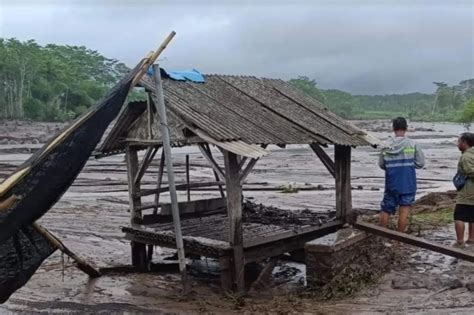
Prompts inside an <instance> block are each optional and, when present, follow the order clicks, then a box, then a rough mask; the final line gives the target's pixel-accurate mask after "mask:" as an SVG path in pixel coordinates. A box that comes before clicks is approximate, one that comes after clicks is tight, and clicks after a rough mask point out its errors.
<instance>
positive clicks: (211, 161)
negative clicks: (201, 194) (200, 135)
mask: <svg viewBox="0 0 474 315" xmlns="http://www.w3.org/2000/svg"><path fill="white" fill-rule="evenodd" d="M198 147H199V150H200V151H201V153H202V155H203V156H204V158H205V159H206V160H207V161H208V162H209V164H211V167H212V168H213V169H214V171H216V173H217V174H219V176H220V177H221V178H225V174H224V172H223V171H222V169H221V167H220V166H219V164H217V162H216V161H215V160H214V158H213V157H212V155H210V154H209V152H208V151H207V150H206V147H205V146H204V144H202V143H199V144H198Z"/></svg>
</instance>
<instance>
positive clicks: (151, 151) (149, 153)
mask: <svg viewBox="0 0 474 315" xmlns="http://www.w3.org/2000/svg"><path fill="white" fill-rule="evenodd" d="M158 149H159V147H156V148H155V147H149V148H148V149H147V150H146V153H145V156H144V157H143V161H142V163H141V164H140V168H139V171H138V173H137V175H136V176H135V180H134V183H135V185H136V184H138V183H139V182H140V181H141V180H142V178H143V175H145V172H146V170H147V169H148V167H149V166H150V163H151V161H153V158H154V157H155V155H156V152H158Z"/></svg>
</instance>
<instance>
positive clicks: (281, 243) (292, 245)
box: [245, 220, 344, 263]
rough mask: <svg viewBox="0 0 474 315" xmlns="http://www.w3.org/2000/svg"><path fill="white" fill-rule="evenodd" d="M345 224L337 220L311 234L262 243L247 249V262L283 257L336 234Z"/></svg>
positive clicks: (325, 224)
mask: <svg viewBox="0 0 474 315" xmlns="http://www.w3.org/2000/svg"><path fill="white" fill-rule="evenodd" d="M343 225H344V223H343V222H341V221H339V220H336V221H332V222H329V223H324V224H323V225H321V226H319V227H317V228H315V229H314V230H313V231H311V232H306V233H304V234H300V235H295V236H288V235H287V236H286V237H285V238H276V239H278V240H276V241H272V242H265V241H261V242H260V244H259V245H257V246H253V247H248V248H247V247H246V248H245V262H246V263H249V262H254V261H259V260H261V259H263V258H267V257H274V256H278V255H282V254H284V253H287V252H292V251H294V250H298V249H302V248H304V244H305V243H306V242H309V241H311V240H314V239H315V238H318V237H322V236H325V235H328V234H331V233H334V232H336V231H338V230H339V229H341V228H342V226H343Z"/></svg>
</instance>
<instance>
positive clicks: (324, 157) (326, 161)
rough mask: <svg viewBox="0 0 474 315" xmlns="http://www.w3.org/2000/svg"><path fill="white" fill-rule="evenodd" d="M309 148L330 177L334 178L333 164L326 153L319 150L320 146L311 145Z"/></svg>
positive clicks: (321, 149)
mask: <svg viewBox="0 0 474 315" xmlns="http://www.w3.org/2000/svg"><path fill="white" fill-rule="evenodd" d="M309 147H310V148H311V149H312V150H313V152H314V153H316V155H317V156H318V158H319V159H320V160H321V162H323V164H324V166H325V167H326V169H327V170H328V171H329V173H330V174H331V175H332V177H336V173H335V165H334V162H333V161H332V160H331V158H330V157H329V155H327V153H326V151H324V150H323V148H321V146H320V145H319V144H316V143H311V144H310V145H309Z"/></svg>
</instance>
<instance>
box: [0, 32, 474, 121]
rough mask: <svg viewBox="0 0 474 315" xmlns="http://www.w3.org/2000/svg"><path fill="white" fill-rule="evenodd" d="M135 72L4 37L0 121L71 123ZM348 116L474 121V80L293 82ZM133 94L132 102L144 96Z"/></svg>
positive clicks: (64, 48)
mask: <svg viewBox="0 0 474 315" xmlns="http://www.w3.org/2000/svg"><path fill="white" fill-rule="evenodd" d="M127 71H129V69H128V68H127V66H125V64H123V63H121V62H119V61H118V60H116V59H109V58H106V57H104V56H103V55H101V54H100V53H98V52H97V51H95V50H91V49H88V48H86V47H84V46H69V45H54V44H48V45H44V46H41V45H39V44H38V43H36V42H35V41H34V40H28V41H23V42H22V41H19V40H17V39H14V38H11V39H3V38H0V118H7V119H31V120H39V121H66V120H70V119H73V118H75V117H77V116H78V115H80V114H82V113H83V112H85V111H86V110H87V109H88V108H89V107H91V106H92V105H93V104H95V103H96V102H97V101H98V100H99V99H101V98H102V97H103V96H104V95H105V93H106V92H107V91H108V89H110V87H111V86H113V85H114V84H115V83H116V82H117V81H118V80H119V79H120V78H121V77H122V76H123V75H124V74H125V73H126V72H127ZM289 82H290V83H291V84H293V85H294V86H296V87H298V88H300V89H301V90H303V91H304V92H305V93H307V94H309V95H310V96H312V97H314V98H316V99H317V100H319V101H320V102H321V103H323V104H325V105H326V106H328V107H329V108H330V109H331V110H332V111H334V112H336V113H337V114H339V115H341V116H343V117H344V118H349V119H354V118H362V119H374V118H389V117H393V116H394V115H404V116H407V117H409V118H411V119H418V120H462V121H466V122H471V121H474V79H469V80H464V81H461V82H460V83H459V84H458V85H455V86H449V85H448V84H446V83H444V82H434V87H435V92H434V93H432V94H424V93H411V94H400V95H397V94H394V95H352V94H350V93H347V92H344V91H341V90H335V89H329V90H324V89H320V88H318V86H317V82H316V81H315V80H313V79H310V78H308V77H298V78H295V79H291V80H290V81H289ZM139 97H140V96H139V95H138V96H137V95H132V98H139Z"/></svg>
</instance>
